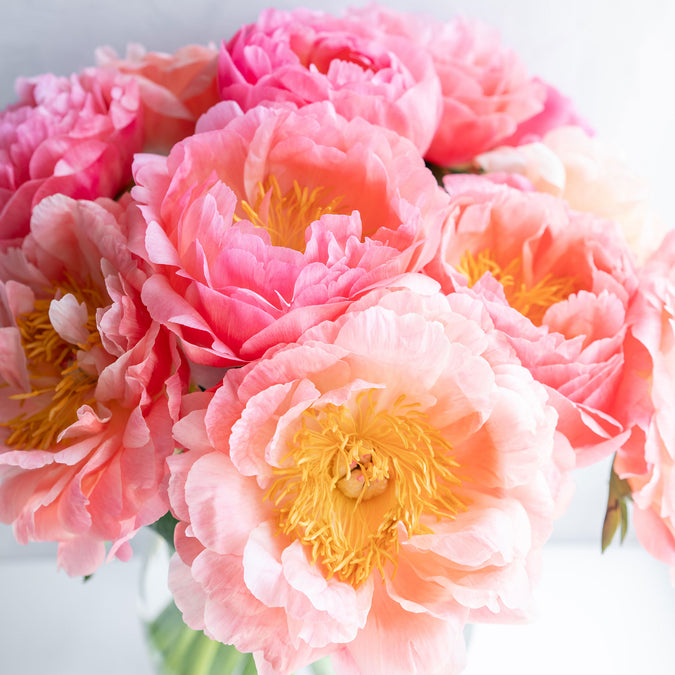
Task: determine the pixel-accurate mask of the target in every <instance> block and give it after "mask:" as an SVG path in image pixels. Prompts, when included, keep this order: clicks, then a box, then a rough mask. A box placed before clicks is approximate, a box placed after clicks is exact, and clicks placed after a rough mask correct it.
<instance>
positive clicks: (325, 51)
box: [218, 9, 441, 153]
mask: <svg viewBox="0 0 675 675" xmlns="http://www.w3.org/2000/svg"><path fill="white" fill-rule="evenodd" d="M218 80H219V83H220V89H221V96H222V98H223V99H224V100H233V101H236V102H237V103H238V104H239V105H240V106H241V107H242V109H244V110H248V109H250V108H252V107H254V106H256V105H259V104H269V103H280V102H284V103H287V104H290V105H294V106H304V105H307V104H309V103H314V102H316V101H331V102H332V103H333V104H334V105H335V108H336V109H337V111H338V112H339V113H340V114H341V115H344V116H345V117H347V118H348V119H352V118H354V117H362V118H364V119H366V120H368V121H369V122H371V123H373V124H379V125H381V126H384V127H387V128H389V129H392V130H393V131H395V132H397V133H398V134H401V135H402V136H404V137H406V138H409V139H410V140H411V141H412V142H413V143H414V144H415V145H416V147H417V148H418V150H419V151H420V152H421V153H424V152H425V151H426V150H427V148H428V147H429V143H430V142H431V139H432V137H433V135H434V133H435V131H436V127H437V125H438V121H439V118H440V114H441V91H440V83H439V81H438V77H437V75H436V72H435V70H434V67H433V64H432V62H431V58H430V57H429V55H428V54H426V53H425V52H424V51H423V50H420V49H419V48H418V46H417V45H416V44H415V43H413V42H412V41H411V40H409V39H407V38H404V37H401V36H396V35H387V34H385V33H383V32H382V31H380V30H379V27H378V25H377V23H374V22H373V21H370V20H366V21H364V20H362V19H361V18H360V17H357V18H356V20H351V21H350V20H348V19H345V18H337V17H334V16H331V15H330V14H326V13H325V12H316V11H310V10H307V9H296V10H293V11H291V12H285V11H280V10H276V9H268V10H266V11H264V12H263V13H262V14H261V15H260V17H259V19H258V21H257V22H256V23H253V24H249V25H247V26H244V27H243V28H242V29H241V30H239V31H238V32H237V34H236V35H235V36H234V37H233V38H232V39H231V40H230V41H229V42H227V43H223V47H222V49H221V53H220V62H219V68H218Z"/></svg>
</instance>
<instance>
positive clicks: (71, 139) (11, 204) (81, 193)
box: [0, 68, 143, 248]
mask: <svg viewBox="0 0 675 675" xmlns="http://www.w3.org/2000/svg"><path fill="white" fill-rule="evenodd" d="M17 94H18V97H19V101H18V102H17V103H16V104H14V105H12V106H10V107H9V108H7V109H5V110H4V111H2V112H0V248H6V247H7V246H8V245H10V244H12V242H14V243H19V242H20V240H21V238H22V237H24V236H25V235H26V234H27V233H28V230H29V225H30V216H31V212H32V210H33V208H34V207H35V205H36V204H37V203H38V202H39V201H40V200H41V199H43V198H44V197H46V196H48V195H52V194H56V193H61V194H65V195H68V196H70V197H74V198H76V199H96V198H97V197H114V196H115V195H116V194H117V193H118V192H119V191H120V190H122V189H123V188H125V187H126V186H127V184H128V182H129V181H130V179H131V159H132V157H133V154H134V153H135V152H138V151H139V150H140V149H141V145H142V134H143V129H142V113H141V109H140V100H139V95H138V87H137V86H136V84H135V83H134V82H132V81H130V80H129V79H128V78H123V77H122V76H120V75H119V74H118V73H116V72H114V71H106V70H97V69H94V68H91V69H88V70H85V71H84V72H83V73H81V74H80V75H72V76H71V77H70V78H65V77H55V76H54V75H40V76H38V77H34V78H31V79H22V78H20V79H19V80H17Z"/></svg>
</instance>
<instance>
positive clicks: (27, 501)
mask: <svg viewBox="0 0 675 675" xmlns="http://www.w3.org/2000/svg"><path fill="white" fill-rule="evenodd" d="M122 213H123V208H122V207H121V206H120V205H119V204H117V203H115V202H112V201H109V200H100V201H99V202H96V203H95V202H86V201H79V202H77V201H74V200H72V199H70V198H68V197H65V196H63V195H55V196H52V197H48V198H46V199H45V200H43V201H42V202H40V204H38V206H37V207H36V208H35V211H34V214H33V219H32V223H31V233H30V235H29V236H28V237H26V239H25V240H24V242H23V246H22V248H21V249H10V250H9V251H7V252H5V253H3V254H1V255H0V276H1V278H2V279H3V280H2V282H0V302H1V306H2V326H1V327H0V377H1V379H2V383H3V386H2V388H1V389H0V392H1V396H0V422H1V426H0V479H1V481H2V482H1V484H0V520H2V521H3V522H6V523H13V525H14V532H15V535H16V538H17V540H18V541H19V542H20V543H26V542H28V541H57V542H58V543H59V547H58V564H59V566H60V567H63V568H64V569H65V570H66V572H67V573H68V574H71V575H86V574H91V573H92V572H93V571H94V570H95V569H96V568H97V567H98V566H99V565H100V564H101V563H102V562H103V560H104V558H105V555H106V543H109V544H110V550H109V556H113V555H116V556H117V557H119V558H122V559H127V558H128V557H129V555H130V553H131V549H130V546H129V544H128V540H129V539H130V538H131V537H132V536H133V534H134V533H135V532H136V531H137V530H138V529H139V528H140V527H141V526H142V525H147V524H149V523H152V522H154V521H155V520H156V519H157V518H159V517H160V516H161V515H162V514H163V513H165V512H166V510H167V508H168V500H167V493H166V490H167V475H166V468H165V458H166V457H167V456H168V455H170V454H171V453H172V452H173V449H174V443H173V440H172V437H171V426H172V424H173V421H175V419H176V418H177V414H178V408H179V406H180V395H181V390H182V388H183V386H184V384H185V379H186V378H185V375H186V373H185V372H184V369H181V367H180V363H181V361H180V358H179V355H178V352H177V349H176V345H175V338H174V337H173V336H172V335H171V334H170V333H168V332H167V331H166V330H165V329H163V328H161V327H160V326H159V324H157V323H154V322H152V321H151V320H150V317H149V316H148V314H147V311H146V310H145V308H144V307H143V305H142V304H141V302H140V287H141V285H142V283H143V281H144V279H145V274H144V272H143V271H142V269H141V268H139V265H138V262H137V261H136V260H134V258H133V257H132V256H131V254H130V253H129V251H128V249H127V248H126V238H125V235H124V232H123V229H122V227H121V223H122V221H121V220H120V218H121V217H122ZM122 224H123V223H122Z"/></svg>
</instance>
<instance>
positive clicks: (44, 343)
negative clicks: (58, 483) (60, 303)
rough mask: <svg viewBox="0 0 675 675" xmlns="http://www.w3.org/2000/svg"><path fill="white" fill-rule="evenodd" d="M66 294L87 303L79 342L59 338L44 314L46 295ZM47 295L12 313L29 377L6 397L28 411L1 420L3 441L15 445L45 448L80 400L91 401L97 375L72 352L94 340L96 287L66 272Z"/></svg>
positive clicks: (71, 417) (66, 424) (73, 416)
mask: <svg viewBox="0 0 675 675" xmlns="http://www.w3.org/2000/svg"><path fill="white" fill-rule="evenodd" d="M68 294H71V295H73V296H74V297H75V299H76V300H77V301H78V302H79V303H85V305H86V308H87V321H86V323H85V325H84V329H85V332H86V333H87V334H88V337H87V338H86V339H85V340H84V341H83V342H76V343H71V342H68V341H67V340H65V339H64V338H63V337H61V335H60V334H59V333H58V332H57V330H56V329H55V328H54V326H53V325H52V323H51V320H50V317H49V309H50V306H51V303H52V300H58V299H61V298H63V297H64V296H66V295H68ZM53 296H54V297H53V299H52V298H50V299H38V300H36V301H35V304H34V306H33V310H32V311H31V312H27V313H25V314H22V315H20V316H19V317H17V326H18V328H19V333H20V335H21V342H22V345H23V350H24V354H25V355H26V361H27V367H28V374H29V377H30V383H31V390H30V391H29V392H26V393H22V394H14V395H13V396H11V397H10V398H11V399H13V400H17V401H20V402H21V405H22V406H24V405H29V406H30V408H31V410H30V412H22V413H20V414H19V415H17V416H16V417H14V418H13V419H11V420H10V421H9V422H5V423H4V424H3V426H5V427H8V428H9V429H10V434H9V437H8V438H7V439H6V440H5V444H6V445H7V446H9V447H12V448H15V449H17V450H25V449H40V450H48V449H49V448H51V447H52V446H53V444H54V443H55V442H56V439H57V438H58V436H59V434H60V433H61V432H62V431H63V430H64V429H66V428H67V427H69V426H70V425H71V424H72V423H73V422H75V421H76V420H77V410H78V409H79V408H80V406H82V405H86V404H91V403H92V402H93V401H94V398H93V389H94V387H95V386H96V382H97V377H96V376H95V375H93V374H91V373H90V372H87V371H86V370H83V368H82V367H81V365H80V363H79V360H78V352H80V351H84V352H87V351H89V350H91V349H92V348H93V347H94V346H95V345H98V344H100V341H101V339H100V335H99V333H98V330H97V327H96V308H97V307H101V306H102V304H103V303H102V301H101V297H100V295H99V293H98V291H96V290H94V289H89V288H84V289H83V288H81V287H80V286H79V285H78V284H77V282H75V281H74V280H73V279H70V278H68V279H67V280H66V281H65V282H64V283H63V284H60V285H59V286H55V287H54V288H53Z"/></svg>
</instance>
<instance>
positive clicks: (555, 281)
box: [458, 250, 575, 326]
mask: <svg viewBox="0 0 675 675" xmlns="http://www.w3.org/2000/svg"><path fill="white" fill-rule="evenodd" d="M458 270H459V271H460V272H461V273H462V274H463V275H464V276H465V277H466V278H467V280H468V282H469V286H470V287H471V286H473V285H474V284H475V283H476V282H477V281H478V280H479V279H480V278H481V277H482V276H483V275H484V274H485V273H486V272H490V274H491V275H492V276H493V277H494V278H495V279H496V280H497V281H498V282H499V283H500V284H501V285H502V287H503V288H504V295H505V296H506V300H507V301H508V303H509V305H511V307H513V308H514V309H516V310H518V311H519V312H520V313H521V314H524V315H525V316H526V317H527V318H528V319H530V321H532V323H534V324H535V325H537V326H540V325H541V323H542V321H543V319H544V314H546V310H547V309H548V308H549V307H550V306H551V305H554V304H555V303H556V302H561V301H563V300H565V298H567V297H568V296H569V295H570V294H571V293H573V292H574V290H575V279H574V278H572V277H559V278H556V277H554V276H553V275H552V274H547V275H546V276H544V277H543V278H542V279H540V280H539V281H538V282H537V283H533V280H531V279H526V275H525V272H524V270H523V263H522V260H521V259H520V258H516V259H514V260H512V261H511V262H510V263H509V264H508V265H507V266H506V267H504V268H502V267H501V266H500V265H499V263H498V262H497V261H496V260H495V257H494V256H493V255H492V252H491V251H489V250H486V251H482V252H481V253H479V254H478V255H477V256H474V255H473V253H471V252H470V251H466V252H465V253H464V255H463V256H462V259H461V260H460V263H459V265H458Z"/></svg>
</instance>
